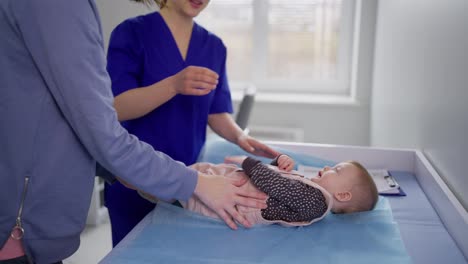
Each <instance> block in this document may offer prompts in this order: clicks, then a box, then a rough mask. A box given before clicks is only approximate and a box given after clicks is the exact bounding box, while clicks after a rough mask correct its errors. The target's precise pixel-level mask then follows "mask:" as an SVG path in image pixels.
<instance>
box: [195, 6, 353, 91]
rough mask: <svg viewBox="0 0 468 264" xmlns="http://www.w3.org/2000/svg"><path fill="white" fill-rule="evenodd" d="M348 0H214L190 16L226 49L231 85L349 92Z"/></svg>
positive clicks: (350, 25) (350, 21)
mask: <svg viewBox="0 0 468 264" xmlns="http://www.w3.org/2000/svg"><path fill="white" fill-rule="evenodd" d="M354 6H355V3H354V1H350V0H288V1H284V0H215V1H211V2H210V4H209V5H208V7H207V8H206V10H205V11H203V12H202V13H201V14H200V16H199V17H197V18H196V20H197V22H198V23H200V24H201V25H203V26H204V27H206V28H207V29H208V30H210V31H212V32H213V33H215V34H216V35H218V36H219V37H221V38H222V39H223V41H224V43H225V45H226V46H227V48H228V62H227V70H228V75H229V80H230V82H231V85H232V86H233V88H234V89H235V87H236V85H235V84H236V83H253V84H254V85H255V86H256V87H257V89H258V90H259V92H281V93H284V92H287V93H322V94H349V89H350V72H351V71H350V68H351V67H350V66H351V51H352V37H353V35H352V31H353V28H354V27H353V20H354V19H353V14H354Z"/></svg>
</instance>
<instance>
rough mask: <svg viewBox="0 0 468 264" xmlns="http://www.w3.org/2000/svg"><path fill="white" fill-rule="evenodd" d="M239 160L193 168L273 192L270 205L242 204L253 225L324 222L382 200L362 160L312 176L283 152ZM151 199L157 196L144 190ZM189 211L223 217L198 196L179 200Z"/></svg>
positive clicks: (269, 199)
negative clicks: (264, 158)
mask: <svg viewBox="0 0 468 264" xmlns="http://www.w3.org/2000/svg"><path fill="white" fill-rule="evenodd" d="M225 162H227V163H237V164H241V166H242V169H239V167H237V166H236V165H233V164H218V165H215V164H211V163H196V164H194V165H192V166H191V167H192V168H194V169H196V170H198V171H200V172H202V173H206V174H212V175H224V176H225V177H230V178H235V179H239V178H241V179H242V178H243V179H245V180H246V181H245V184H244V185H242V186H241V188H246V189H259V190H261V191H263V192H264V193H266V194H267V195H268V198H267V200H266V203H267V206H268V207H267V208H266V209H253V208H248V207H243V206H237V209H238V211H239V212H240V213H242V214H244V216H245V217H246V218H247V220H248V221H249V222H250V223H251V224H273V223H279V224H282V225H285V226H305V225H310V224H312V223H314V222H316V221H319V220H321V219H322V218H323V217H325V216H326V214H327V213H328V212H330V211H331V212H333V213H353V212H362V211H368V210H372V209H373V208H374V206H375V204H376V203H377V200H378V193H377V188H376V186H375V184H374V181H373V180H372V178H371V176H370V175H369V173H368V172H367V170H366V169H365V168H364V167H363V166H362V165H361V164H359V163H358V162H356V161H347V162H342V163H339V164H337V165H335V166H334V167H332V168H330V167H324V168H323V169H322V170H321V171H320V172H319V173H318V175H317V177H315V178H312V179H310V180H309V179H306V178H304V177H303V176H302V175H300V174H299V173H298V172H297V171H293V170H292V168H293V167H294V161H293V160H292V159H291V158H290V157H289V156H287V155H284V154H282V155H279V156H278V157H276V158H275V159H274V160H273V162H272V163H271V165H273V166H269V165H265V164H262V163H261V162H260V161H258V160H255V159H253V158H250V157H245V156H233V157H227V158H226V159H225ZM142 195H143V196H144V197H145V198H147V199H150V200H153V201H154V199H152V197H148V196H147V195H145V194H142ZM179 202H180V203H181V204H182V206H183V207H184V208H186V209H188V210H191V211H194V212H197V213H200V214H202V215H206V216H209V217H214V218H217V215H216V214H215V213H214V212H213V211H211V210H210V209H209V208H208V207H206V206H205V205H204V204H203V203H202V202H201V201H200V200H199V199H198V198H196V197H192V198H190V199H189V200H188V201H187V202H185V201H179Z"/></svg>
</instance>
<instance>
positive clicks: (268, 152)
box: [237, 134, 279, 159]
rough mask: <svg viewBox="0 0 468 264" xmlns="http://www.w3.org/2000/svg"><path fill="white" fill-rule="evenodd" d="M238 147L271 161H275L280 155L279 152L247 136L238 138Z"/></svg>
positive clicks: (243, 135)
mask: <svg viewBox="0 0 468 264" xmlns="http://www.w3.org/2000/svg"><path fill="white" fill-rule="evenodd" d="M237 145H239V147H241V148H242V149H243V150H245V151H247V152H249V153H252V154H254V155H257V156H262V157H265V158H269V159H273V158H275V157H277V156H278V155H279V152H278V151H276V150H274V149H272V148H270V147H268V146H267V145H265V144H263V143H261V142H260V141H258V140H256V139H254V138H253V137H250V136H248V135H245V134H242V135H240V136H239V137H238V138H237Z"/></svg>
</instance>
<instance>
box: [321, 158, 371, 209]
mask: <svg viewBox="0 0 468 264" xmlns="http://www.w3.org/2000/svg"><path fill="white" fill-rule="evenodd" d="M312 181H314V182H315V183H317V184H318V185H320V186H321V187H323V188H324V189H325V190H327V191H328V192H329V193H330V194H331V195H332V196H333V200H334V201H333V207H332V209H331V211H332V212H334V213H354V212H362V211H369V210H372V209H374V207H375V204H376V203H377V200H378V192H377V187H376V186H375V183H374V181H373V180H372V177H371V176H370V175H369V172H368V171H367V170H366V169H365V168H364V167H363V166H362V165H361V164H360V163H359V162H357V161H346V162H341V163H338V164H337V165H335V166H334V167H324V168H323V169H322V170H321V171H320V172H319V173H318V175H317V177H316V178H312Z"/></svg>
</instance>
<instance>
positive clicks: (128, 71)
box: [107, 20, 143, 96]
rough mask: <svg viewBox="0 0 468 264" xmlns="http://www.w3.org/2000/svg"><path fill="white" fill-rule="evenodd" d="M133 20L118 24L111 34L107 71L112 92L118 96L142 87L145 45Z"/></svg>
mask: <svg viewBox="0 0 468 264" xmlns="http://www.w3.org/2000/svg"><path fill="white" fill-rule="evenodd" d="M133 23H134V22H133V21H131V20H127V21H124V22H123V23H121V24H120V25H118V26H117V27H116V28H115V29H114V30H113V31H112V34H111V37H110V40H109V48H108V51H107V71H108V72H109V75H110V77H111V81H112V92H113V93H114V96H117V95H119V94H121V93H123V92H125V91H128V90H130V89H134V88H138V87H141V73H142V72H143V69H142V62H141V61H140V60H141V58H142V56H141V55H140V54H141V52H142V51H141V50H142V47H143V45H141V44H140V40H139V38H138V35H137V34H135V32H134V28H133V25H132V24H133Z"/></svg>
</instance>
